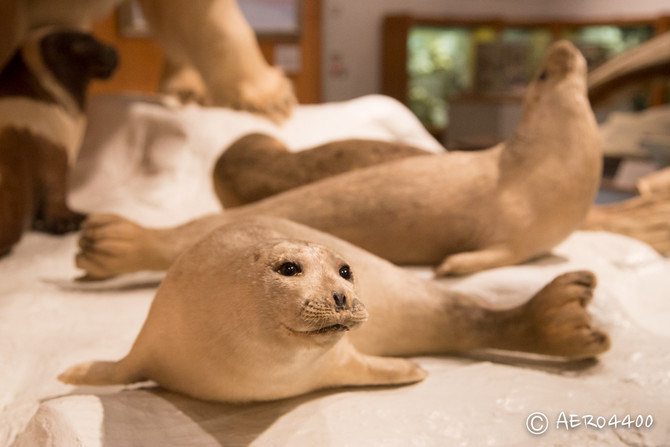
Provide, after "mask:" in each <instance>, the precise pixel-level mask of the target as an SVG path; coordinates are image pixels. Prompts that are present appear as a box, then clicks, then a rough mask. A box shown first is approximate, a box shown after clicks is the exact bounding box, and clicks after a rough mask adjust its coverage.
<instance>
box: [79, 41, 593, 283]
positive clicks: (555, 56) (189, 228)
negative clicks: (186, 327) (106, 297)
mask: <svg viewBox="0 0 670 447" xmlns="http://www.w3.org/2000/svg"><path fill="white" fill-rule="evenodd" d="M601 168H602V156H601V146H600V138H599V134H598V128H597V124H596V121H595V117H594V115H593V112H592V110H591V107H590V105H589V101H588V98H587V95H586V62H585V60H584V58H583V56H582V55H581V54H580V53H579V51H578V50H577V49H576V48H575V47H574V46H573V45H572V44H571V43H569V42H566V41H561V42H557V43H556V44H554V45H553V46H552V47H551V48H550V50H549V54H548V55H547V57H546V60H545V61H544V63H543V65H542V68H541V71H540V73H539V74H538V76H537V78H536V79H535V80H534V81H533V82H532V83H531V85H530V86H529V88H528V91H527V93H526V97H525V104H524V114H523V118H522V121H521V123H520V124H519V126H518V128H517V130H516V132H515V134H514V135H513V136H512V137H511V138H510V139H509V140H507V141H505V142H504V143H501V144H500V145H497V146H495V147H492V148H490V149H488V150H484V151H479V152H451V153H445V154H443V155H437V156H432V157H427V156H415V157H409V158H405V159H402V160H397V161H392V162H388V163H383V164H381V165H377V166H371V167H367V168H363V169H360V170H357V171H352V172H347V173H344V174H341V175H336V176H333V177H329V178H326V179H323V180H321V181H318V182H316V183H312V184H309V185H304V186H301V187H298V188H295V189H292V190H290V191H286V192H284V193H281V194H278V195H276V196H272V197H269V198H266V199H264V200H261V201H259V202H255V203H252V204H249V205H245V206H241V207H237V208H233V209H229V210H226V211H225V212H224V213H222V214H219V215H215V216H208V217H204V218H201V219H198V220H195V221H193V222H191V223H188V224H186V225H182V226H180V227H176V228H172V229H165V230H147V229H142V228H139V227H137V226H135V225H134V224H132V223H130V222H127V221H126V222H123V219H120V218H112V217H110V216H101V217H100V218H99V219H94V220H93V221H92V222H91V225H90V226H89V227H87V228H85V231H84V234H83V235H82V244H81V247H82V252H81V253H80V254H79V255H78V256H77V263H78V265H79V266H80V267H81V268H84V269H85V270H87V272H88V273H89V274H90V275H91V276H97V277H105V276H111V275H115V274H119V273H124V272H128V271H133V270H134V269H165V268H167V267H169V266H170V264H171V263H172V262H173V261H174V259H176V256H178V254H179V253H181V252H183V251H184V250H185V249H186V248H188V247H189V246H190V245H191V244H193V243H194V242H195V241H197V238H198V237H201V236H202V234H205V233H206V232H207V231H211V230H212V229H214V228H216V227H217V226H220V225H222V224H224V223H227V222H231V221H234V220H236V219H239V218H242V217H248V216H251V215H268V216H275V217H281V218H286V219H290V220H293V221H295V222H299V223H302V224H305V225H307V226H310V227H312V228H316V229H319V230H322V231H325V232H327V233H330V234H333V235H335V236H337V237H339V238H342V239H344V240H347V241H349V242H352V243H354V244H356V245H358V246H360V247H362V248H364V249H366V250H368V251H370V252H372V253H375V254H376V255H378V256H381V257H383V258H385V259H387V260H390V261H392V262H394V263H396V264H422V265H426V264H433V265H437V266H438V267H437V273H438V274H441V275H448V274H467V273H472V272H476V271H479V270H483V269H487V268H493V267H498V266H503V265H509V264H515V263H518V262H522V261H525V260H528V259H530V258H533V257H535V256H538V255H541V254H543V253H546V252H547V251H548V250H550V249H551V248H552V247H553V246H555V245H556V244H558V243H559V242H561V241H562V240H563V239H564V238H566V237H567V236H568V235H569V234H570V233H571V232H572V231H574V230H575V229H577V228H579V226H580V225H581V224H582V221H583V220H584V218H585V216H586V214H587V212H588V210H589V208H590V206H591V203H592V202H593V199H594V197H595V195H596V193H597V190H598V186H599V183H600V176H601ZM103 227H105V228H103ZM89 229H90V230H89ZM115 239H117V240H119V239H124V240H126V242H127V243H126V244H125V245H122V244H117V243H115V242H114V240H115ZM101 252H104V256H102V255H100V253H101Z"/></svg>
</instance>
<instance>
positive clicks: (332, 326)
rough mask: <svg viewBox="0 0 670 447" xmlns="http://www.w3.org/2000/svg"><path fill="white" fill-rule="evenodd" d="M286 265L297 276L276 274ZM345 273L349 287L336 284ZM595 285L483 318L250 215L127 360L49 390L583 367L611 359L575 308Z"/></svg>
mask: <svg viewBox="0 0 670 447" xmlns="http://www.w3.org/2000/svg"><path fill="white" fill-rule="evenodd" d="M287 263H291V264H292V265H293V266H294V267H296V269H295V270H294V271H293V273H294V274H290V275H288V276H287V275H286V272H285V271H284V270H283V269H282V266H284V265H286V264H287ZM345 265H347V266H349V270H350V271H351V273H352V275H345V274H342V268H343V267H344V266H345ZM594 286H595V277H594V276H593V274H591V273H589V272H573V273H567V274H564V275H561V276H559V277H558V278H556V279H555V280H554V281H552V282H551V283H549V284H548V285H547V286H546V287H544V288H543V289H542V290H541V291H539V292H538V293H537V294H536V295H535V296H534V297H533V298H532V299H531V300H530V301H528V302H527V303H526V304H523V305H521V306H518V307H514V308H511V309H504V310H502V309H499V310H496V309H491V308H488V307H487V306H484V305H482V303H481V302H480V300H479V299H478V298H477V297H476V296H471V295H467V294H462V293H458V292H455V291H452V290H448V289H446V288H444V287H443V286H440V285H439V284H438V283H437V282H435V281H433V280H425V279H422V278H419V277H418V276H417V275H414V274H412V273H409V272H406V271H404V270H402V269H400V268H398V267H396V266H394V265H392V264H390V263H389V262H387V261H384V260H382V259H380V258H378V257H376V256H374V255H372V254H370V253H367V252H365V251H364V250H362V249H360V248H358V247H355V246H353V245H352V244H349V243H347V242H345V241H342V240H340V239H337V238H335V237H333V236H331V235H328V234H325V233H322V232H319V231H317V230H314V229H311V228H308V227H305V226H303V225H299V224H296V223H294V222H290V221H287V220H281V219H276V218H267V217H254V218H250V219H243V220H239V221H236V222H234V223H231V224H226V225H224V226H222V227H220V228H218V229H217V230H215V231H214V232H212V233H211V234H210V235H208V236H206V237H205V238H203V239H202V240H201V241H200V242H198V243H197V244H196V245H195V246H193V247H192V248H191V249H189V250H187V251H186V252H185V253H184V254H183V255H182V256H180V258H179V259H178V260H177V262H176V263H175V264H174V265H173V266H172V267H171V268H170V270H169V271H168V274H167V276H166V278H165V280H164V281H163V282H162V283H161V286H160V288H159V290H158V292H157V294H156V298H155V299H154V302H153V304H152V306H151V309H150V311H149V315H148V317H147V320H146V322H145V324H144V327H143V328H142V330H141V332H140V334H139V336H138V337H137V340H136V342H135V344H134V345H133V347H132V349H131V351H130V353H129V354H128V355H127V356H126V357H125V358H123V359H122V360H120V361H118V362H89V363H84V364H81V365H77V366H74V367H72V368H70V369H68V370H67V371H66V372H65V373H63V374H61V376H60V377H59V378H60V380H62V381H64V382H66V383H72V384H91V385H106V384H114V383H132V382H137V381H141V380H147V379H152V380H155V381H157V382H158V383H160V384H161V385H163V386H165V387H167V388H170V389H173V390H175V391H179V392H182V393H185V394H188V395H191V396H194V397H197V398H200V399H206V400H220V401H253V400H269V399H279V398H284V397H290V396H295V395H297V394H302V393H306V392H309V391H312V390H316V389H320V388H330V387H338V386H350V385H395V384H404V383H412V382H417V381H420V380H422V379H423V378H424V377H425V376H426V374H425V372H423V371H422V370H421V369H420V368H419V367H417V366H416V365H415V364H414V363H412V362H410V361H408V360H404V359H398V358H386V357H380V356H411V355H423V354H443V353H448V352H454V351H467V350H472V349H481V348H498V349H506V350H513V351H523V352H531V353H540V354H547V355H553V356H559V357H565V358H568V359H579V358H586V357H593V356H596V355H598V354H600V353H602V352H604V351H606V350H607V349H608V348H609V339H608V336H607V335H606V334H605V333H604V332H602V331H600V330H598V329H594V328H593V327H592V326H591V317H590V315H589V314H588V312H587V311H586V309H585V307H586V305H587V304H588V302H589V301H590V299H591V297H592V295H593V287H594ZM368 316H369V321H367V322H365V320H366V319H368ZM359 326H360V327H359ZM349 329H351V331H350V332H348V331H349Z"/></svg>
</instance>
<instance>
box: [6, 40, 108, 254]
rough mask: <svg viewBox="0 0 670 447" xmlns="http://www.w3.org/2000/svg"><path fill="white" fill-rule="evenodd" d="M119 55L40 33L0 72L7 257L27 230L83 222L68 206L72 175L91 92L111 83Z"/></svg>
mask: <svg viewBox="0 0 670 447" xmlns="http://www.w3.org/2000/svg"><path fill="white" fill-rule="evenodd" d="M115 67H116V53H115V52H114V50H113V49H112V48H110V47H108V46H106V45H103V44H102V43H100V42H98V41H97V40H95V39H94V38H93V37H91V36H89V35H86V34H82V33H75V32H70V31H55V30H49V31H38V32H36V33H35V34H34V35H33V36H32V37H31V38H30V39H29V40H28V41H27V42H26V43H25V45H24V46H23V48H22V49H21V50H20V51H19V52H17V53H16V54H15V55H14V57H13V58H12V59H11V60H10V62H9V63H8V64H7V65H6V66H5V67H4V69H3V70H2V72H0V209H2V210H3V212H2V213H1V214H0V253H6V252H7V251H9V250H10V248H11V246H12V245H13V244H14V243H16V242H17V241H18V240H19V238H20V236H21V233H22V232H23V230H24V229H25V228H26V227H27V226H30V225H32V226H33V228H35V229H39V230H44V231H48V232H51V233H55V234H59V233H64V232H67V231H71V230H74V229H77V228H78V225H79V223H80V222H81V220H82V219H83V216H82V215H80V214H78V213H75V212H72V211H70V210H69V209H68V207H67V204H66V192H67V174H68V169H69V166H70V165H72V164H73V163H74V161H75V159H76V157H77V153H78V151H79V147H80V145H81V140H82V138H83V133H84V129H85V119H84V114H83V110H82V109H83V104H84V96H85V90H86V87H87V85H88V83H89V82H90V80H91V79H93V78H106V77H108V76H109V75H111V73H112V71H113V70H114V68H115Z"/></svg>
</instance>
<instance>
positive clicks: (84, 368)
mask: <svg viewBox="0 0 670 447" xmlns="http://www.w3.org/2000/svg"><path fill="white" fill-rule="evenodd" d="M128 363H129V362H128V360H127V357H126V358H124V359H121V360H119V361H118V362H106V361H94V362H86V363H80V364H78V365H74V366H71V367H70V368H68V369H67V370H66V371H65V372H63V373H61V374H60V375H59V376H58V380H60V381H61V382H63V383H69V384H71V385H125V384H129V383H135V382H141V381H143V380H145V379H144V377H143V376H142V374H140V373H138V372H137V371H135V370H134V368H133V367H131V366H130V365H129V364H128Z"/></svg>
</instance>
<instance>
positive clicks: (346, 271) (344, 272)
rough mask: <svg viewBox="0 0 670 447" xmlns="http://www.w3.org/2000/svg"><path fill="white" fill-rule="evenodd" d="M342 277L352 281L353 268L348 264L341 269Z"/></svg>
mask: <svg viewBox="0 0 670 447" xmlns="http://www.w3.org/2000/svg"><path fill="white" fill-rule="evenodd" d="M340 276H341V277H342V278H344V279H346V280H351V268H349V266H348V265H346V264H345V265H343V266H342V267H340Z"/></svg>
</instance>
